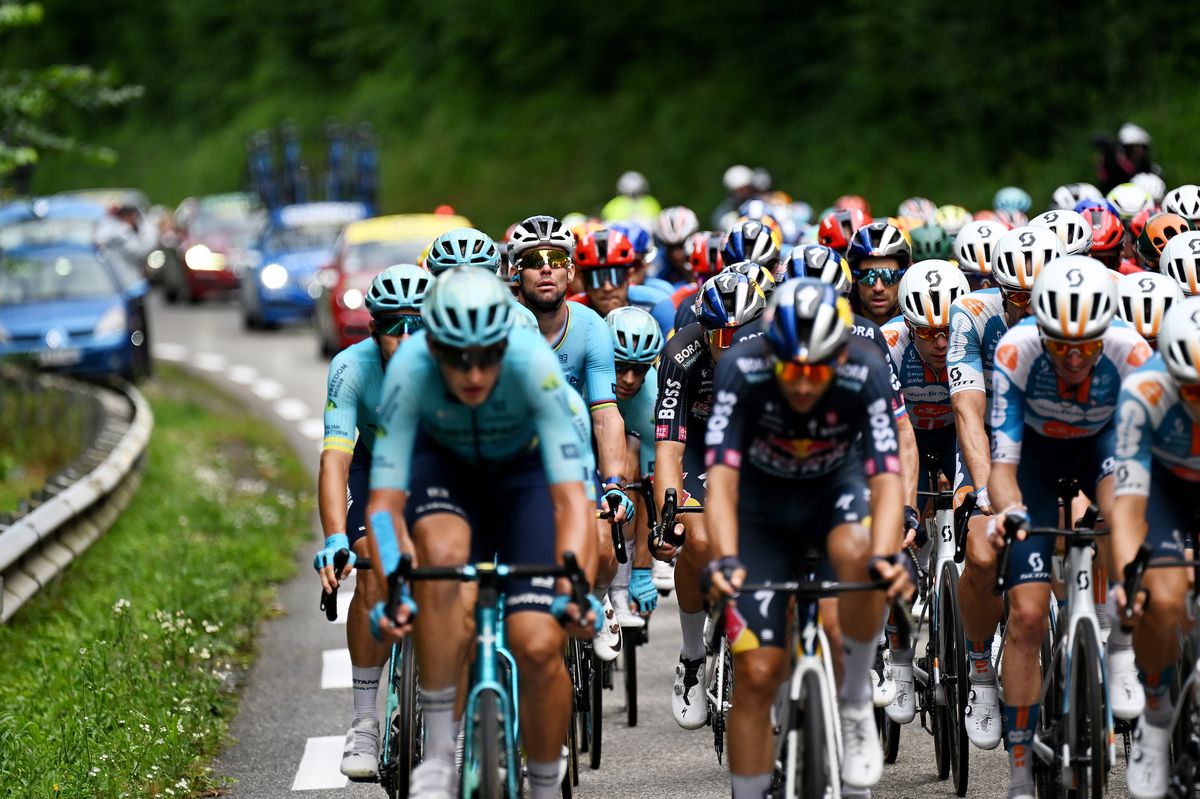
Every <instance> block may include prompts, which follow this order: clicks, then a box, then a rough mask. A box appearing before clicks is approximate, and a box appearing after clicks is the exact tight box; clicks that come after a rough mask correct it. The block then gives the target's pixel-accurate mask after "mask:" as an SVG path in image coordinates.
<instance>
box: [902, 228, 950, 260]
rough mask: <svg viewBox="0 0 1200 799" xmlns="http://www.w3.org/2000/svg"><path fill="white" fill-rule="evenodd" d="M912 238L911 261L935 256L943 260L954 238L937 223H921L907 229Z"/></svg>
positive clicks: (947, 255)
mask: <svg viewBox="0 0 1200 799" xmlns="http://www.w3.org/2000/svg"><path fill="white" fill-rule="evenodd" d="M908 235H909V237H910V238H911V239H912V254H913V261H914V262H915V261H927V260H929V259H931V258H936V259H937V260H939V261H945V260H947V259H948V258H949V257H950V251H951V250H952V249H953V248H954V238H953V237H952V236H951V235H950V234H948V233H947V232H946V231H945V230H943V229H942V228H941V227H940V226H938V225H921V226H920V227H915V228H913V229H912V230H910V231H908Z"/></svg>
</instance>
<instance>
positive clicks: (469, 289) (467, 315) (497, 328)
mask: <svg viewBox="0 0 1200 799" xmlns="http://www.w3.org/2000/svg"><path fill="white" fill-rule="evenodd" d="M511 306H512V299H511V292H510V291H509V290H508V287H507V286H505V285H504V284H503V283H501V282H500V279H499V278H498V277H496V276H495V275H494V274H492V273H491V272H487V271H485V270H483V269H476V268H475V267H471V266H456V267H454V268H453V269H450V270H447V271H446V272H444V273H442V274H441V275H440V276H439V277H438V279H437V281H436V282H434V284H433V288H432V289H430V290H429V294H428V296H426V298H425V302H424V303H422V305H421V318H422V319H424V320H425V329H426V330H428V331H429V337H430V338H432V339H433V340H434V341H436V342H437V343H439V344H443V345H445V346H447V347H456V348H459V349H463V348H466V347H490V346H491V345H493V344H497V343H499V342H501V341H503V340H504V339H506V338H507V337H508V332H509V330H511V329H512V324H513V318H512V313H511Z"/></svg>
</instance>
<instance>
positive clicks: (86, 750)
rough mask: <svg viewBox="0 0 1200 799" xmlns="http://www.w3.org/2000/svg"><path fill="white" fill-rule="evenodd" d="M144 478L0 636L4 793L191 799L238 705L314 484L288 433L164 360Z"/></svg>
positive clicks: (153, 389) (208, 779)
mask: <svg viewBox="0 0 1200 799" xmlns="http://www.w3.org/2000/svg"><path fill="white" fill-rule="evenodd" d="M143 390H144V392H145V394H146V396H147V398H148V399H149V400H150V403H151V405H152V407H153V410H154V415H155V430H154V435H153V438H152V441H151V443H150V452H149V460H148V462H147V466H146V472H145V479H144V482H143V483H142V485H141V488H140V489H139V491H138V493H137V495H136V496H135V498H134V499H133V501H132V502H131V504H130V505H129V507H128V509H127V510H126V511H125V513H124V514H123V515H122V517H121V518H120V520H119V521H118V522H117V523H116V524H115V525H114V526H113V528H112V529H111V530H110V531H109V532H108V533H107V534H106V535H105V536H104V537H102V538H101V539H100V540H99V541H97V542H96V544H94V545H93V546H92V548H91V549H90V550H89V551H88V552H87V553H86V554H85V555H84V556H83V557H82V558H81V559H80V560H79V561H77V562H76V563H75V564H74V565H73V566H71V568H70V569H69V570H68V571H67V572H66V574H65V575H64V576H63V577H61V578H60V579H59V580H58V581H57V582H56V583H55V584H54V585H52V586H51V587H49V588H47V589H46V590H44V591H43V592H42V593H41V594H39V595H38V596H37V597H36V598H35V599H34V600H33V601H32V602H31V603H30V604H29V605H27V606H26V607H25V608H23V609H22V610H21V611H20V612H19V613H18V614H17V616H16V617H15V618H14V619H13V620H12V621H11V622H10V623H9V625H8V626H6V627H0V663H2V664H3V668H2V674H3V679H2V680H0V753H3V754H2V756H0V796H3V797H14V799H15V797H27V796H45V797H58V796H63V797H67V796H70V797H76V796H87V797H113V799H118V798H119V797H154V796H193V795H196V794H199V793H201V792H204V791H208V790H211V789H214V788H217V787H219V786H218V785H217V783H216V781H215V780H214V777H213V776H212V774H211V773H210V771H209V768H208V765H207V764H208V763H209V761H210V760H211V758H212V757H213V756H214V755H215V754H216V753H217V752H218V751H219V750H220V748H221V745H222V743H223V742H224V740H225V737H226V732H227V729H228V724H229V722H230V720H231V719H232V718H233V715H234V712H235V710H236V703H237V696H236V694H235V693H234V692H233V690H232V688H233V686H234V684H235V683H236V680H237V675H238V674H239V673H240V672H241V670H242V669H243V668H244V667H245V666H246V665H247V664H248V662H249V661H250V660H251V658H252V657H253V641H254V635H255V631H256V628H257V626H258V624H259V622H260V621H261V620H262V619H263V617H264V616H265V615H267V613H268V612H269V609H270V608H271V605H272V596H273V584H274V583H277V582H279V581H281V580H283V579H285V578H287V577H288V576H289V575H290V574H291V573H292V572H293V564H292V553H293V551H294V550H295V547H296V546H297V545H298V543H299V542H300V541H301V539H302V538H303V537H304V535H305V531H306V530H307V529H308V526H309V521H310V520H309V514H310V512H311V508H312V497H313V496H314V492H313V489H312V485H311V481H310V480H309V478H308V476H307V474H306V472H305V470H304V469H303V467H302V466H301V464H300V463H299V461H298V460H297V459H296V458H295V457H294V455H292V454H291V451H290V450H289V449H288V448H287V446H286V444H285V442H284V440H283V437H282V436H281V434H279V433H278V432H276V431H274V430H273V429H271V428H269V427H268V426H267V425H264V424H263V423H262V421H261V420H259V419H257V418H255V417H253V416H252V415H250V414H248V413H247V412H246V411H244V410H242V409H241V408H240V407H239V406H238V404H237V403H236V402H235V401H234V400H233V399H231V398H230V397H229V396H227V395H225V394H223V393H221V392H219V391H218V390H217V389H214V388H213V387H212V386H210V385H209V384H207V383H203V382H201V381H199V380H197V379H195V378H192V377H190V376H187V375H185V374H184V373H182V372H180V371H179V370H177V369H173V368H170V367H161V370H160V372H159V377H158V378H157V379H156V380H154V381H152V382H150V383H147V384H146V385H145V386H144V389H143Z"/></svg>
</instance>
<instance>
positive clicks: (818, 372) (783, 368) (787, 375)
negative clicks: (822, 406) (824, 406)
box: [775, 361, 833, 383]
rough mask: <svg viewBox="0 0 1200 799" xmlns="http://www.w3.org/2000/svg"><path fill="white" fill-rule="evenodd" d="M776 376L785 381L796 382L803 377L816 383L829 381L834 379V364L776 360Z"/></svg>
mask: <svg viewBox="0 0 1200 799" xmlns="http://www.w3.org/2000/svg"><path fill="white" fill-rule="evenodd" d="M775 376H776V377H778V378H779V379H780V380H782V381H784V382H785V383H792V382H795V381H796V380H799V379H800V378H802V377H803V378H807V379H808V380H811V381H812V382H814V383H828V382H829V381H830V380H832V379H833V364H831V363H794V362H792V361H776V362H775Z"/></svg>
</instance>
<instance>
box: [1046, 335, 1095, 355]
mask: <svg viewBox="0 0 1200 799" xmlns="http://www.w3.org/2000/svg"><path fill="white" fill-rule="evenodd" d="M1042 345H1043V346H1045V348H1046V352H1048V353H1050V354H1051V355H1053V356H1055V357H1057V358H1065V357H1067V356H1068V355H1069V354H1071V353H1072V352H1077V353H1079V354H1080V356H1082V357H1083V358H1092V357H1095V356H1096V355H1099V354H1100V351H1101V350H1102V349H1104V340H1103V339H1096V340H1095V341H1059V340H1058V339H1054V338H1047V337H1046V336H1042Z"/></svg>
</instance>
